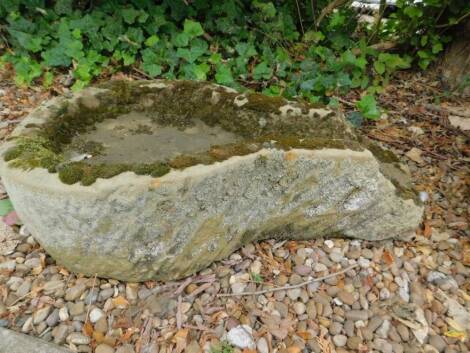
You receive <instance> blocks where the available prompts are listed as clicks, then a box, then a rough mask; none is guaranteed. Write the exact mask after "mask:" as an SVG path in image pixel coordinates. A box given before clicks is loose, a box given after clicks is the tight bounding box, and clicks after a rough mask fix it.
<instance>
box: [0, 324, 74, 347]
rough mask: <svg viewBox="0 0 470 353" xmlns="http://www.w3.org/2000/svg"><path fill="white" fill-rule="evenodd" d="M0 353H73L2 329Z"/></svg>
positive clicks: (0, 330)
mask: <svg viewBox="0 0 470 353" xmlns="http://www.w3.org/2000/svg"><path fill="white" fill-rule="evenodd" d="M0 353H72V351H71V350H68V349H65V348H63V347H59V346H57V345H55V344H52V343H49V342H46V341H44V340H41V339H39V338H35V337H32V336H28V335H23V334H21V333H17V332H15V331H12V330H7V329H4V328H0Z"/></svg>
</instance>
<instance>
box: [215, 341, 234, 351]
mask: <svg viewBox="0 0 470 353" xmlns="http://www.w3.org/2000/svg"><path fill="white" fill-rule="evenodd" d="M234 351H235V349H234V348H233V346H232V345H231V344H230V343H228V342H221V343H220V344H219V345H217V346H215V347H212V348H211V352H212V353H233V352H234Z"/></svg>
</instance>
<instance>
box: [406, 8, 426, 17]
mask: <svg viewBox="0 0 470 353" xmlns="http://www.w3.org/2000/svg"><path fill="white" fill-rule="evenodd" d="M403 12H404V14H405V15H407V16H408V17H411V18H413V19H418V18H420V17H421V16H422V15H423V11H421V9H419V8H418V7H416V6H407V7H405V10H404V11H403Z"/></svg>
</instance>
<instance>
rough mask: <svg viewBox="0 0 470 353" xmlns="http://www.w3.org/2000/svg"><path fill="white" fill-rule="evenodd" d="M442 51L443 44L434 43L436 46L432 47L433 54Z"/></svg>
mask: <svg viewBox="0 0 470 353" xmlns="http://www.w3.org/2000/svg"><path fill="white" fill-rule="evenodd" d="M442 49H443V46H442V43H441V42H437V43H434V45H433V46H432V53H433V54H437V53H439V52H440V51H442Z"/></svg>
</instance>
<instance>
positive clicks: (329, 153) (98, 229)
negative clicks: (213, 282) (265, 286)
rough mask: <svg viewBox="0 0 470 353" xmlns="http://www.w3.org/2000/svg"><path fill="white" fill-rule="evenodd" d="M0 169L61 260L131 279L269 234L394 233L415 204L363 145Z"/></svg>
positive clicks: (180, 273) (191, 266)
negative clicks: (153, 165) (158, 168)
mask: <svg viewBox="0 0 470 353" xmlns="http://www.w3.org/2000/svg"><path fill="white" fill-rule="evenodd" d="M2 176H3V181H4V183H5V186H6V188H7V190H8V192H9V194H10V197H11V199H12V201H13V203H14V204H15V206H16V208H17V211H18V213H19V215H20V216H21V218H22V219H24V220H25V221H27V224H28V226H29V227H30V228H31V231H32V233H33V234H34V235H35V236H36V237H37V239H38V240H39V242H40V243H41V244H42V245H43V246H44V248H45V249H46V250H47V251H48V252H49V253H50V254H51V255H52V256H53V257H54V258H56V259H57V260H58V262H59V263H62V264H63V265H65V266H66V267H68V268H70V269H71V270H73V271H76V272H81V273H85V274H88V275H94V274H95V273H96V274H97V275H98V276H102V277H112V278H117V279H120V280H128V281H143V280H147V279H175V278H180V277H184V276H187V275H190V274H192V273H194V272H196V271H197V270H199V269H202V268H204V267H206V266H208V265H209V264H210V263H211V262H212V261H214V260H219V259H222V258H224V257H226V256H228V255H229V254H230V253H231V252H233V251H234V250H236V249H237V248H239V247H240V246H242V245H243V244H246V243H248V242H252V241H257V240H260V239H265V238H270V237H274V238H278V239H283V238H286V239H287V238H288V239H309V238H315V237H319V236H325V235H333V236H335V235H336V236H346V237H351V238H359V239H367V240H380V239H386V238H391V237H399V236H401V235H403V234H406V233H407V232H409V231H412V230H413V229H414V228H415V227H416V226H417V224H418V223H419V221H420V218H421V215H422V206H420V205H417V204H415V202H414V201H413V199H405V198H403V197H401V196H400V195H399V194H398V193H397V190H396V188H395V187H394V185H393V184H392V183H391V181H390V180H389V179H387V178H386V177H385V176H384V175H383V174H382V173H381V172H380V165H379V163H378V162H377V160H376V159H375V157H374V156H373V155H372V153H370V152H369V151H367V150H364V151H352V150H347V149H346V150H337V149H321V150H301V149H293V150H290V151H282V150H277V149H263V150H261V151H259V152H257V153H253V154H249V155H246V156H243V157H232V158H230V159H228V160H226V161H223V162H220V163H215V164H212V165H208V166H203V165H197V166H193V167H190V168H186V169H184V170H181V171H177V170H173V171H171V172H170V173H169V174H167V175H165V176H163V177H160V178H152V177H149V176H136V175H134V174H133V173H123V174H120V175H118V176H116V177H114V178H113V179H112V182H110V181H108V180H103V179H99V180H98V181H97V182H96V183H95V184H93V185H91V186H86V187H85V186H81V185H79V184H75V185H65V184H63V183H61V182H60V181H59V180H58V178H57V177H56V176H54V177H53V178H51V174H49V173H47V172H46V171H45V170H43V169H34V170H32V171H30V172H24V171H21V170H19V169H13V168H7V169H6V170H4V171H3V175H2ZM38 205H40V207H39V206H38Z"/></svg>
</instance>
